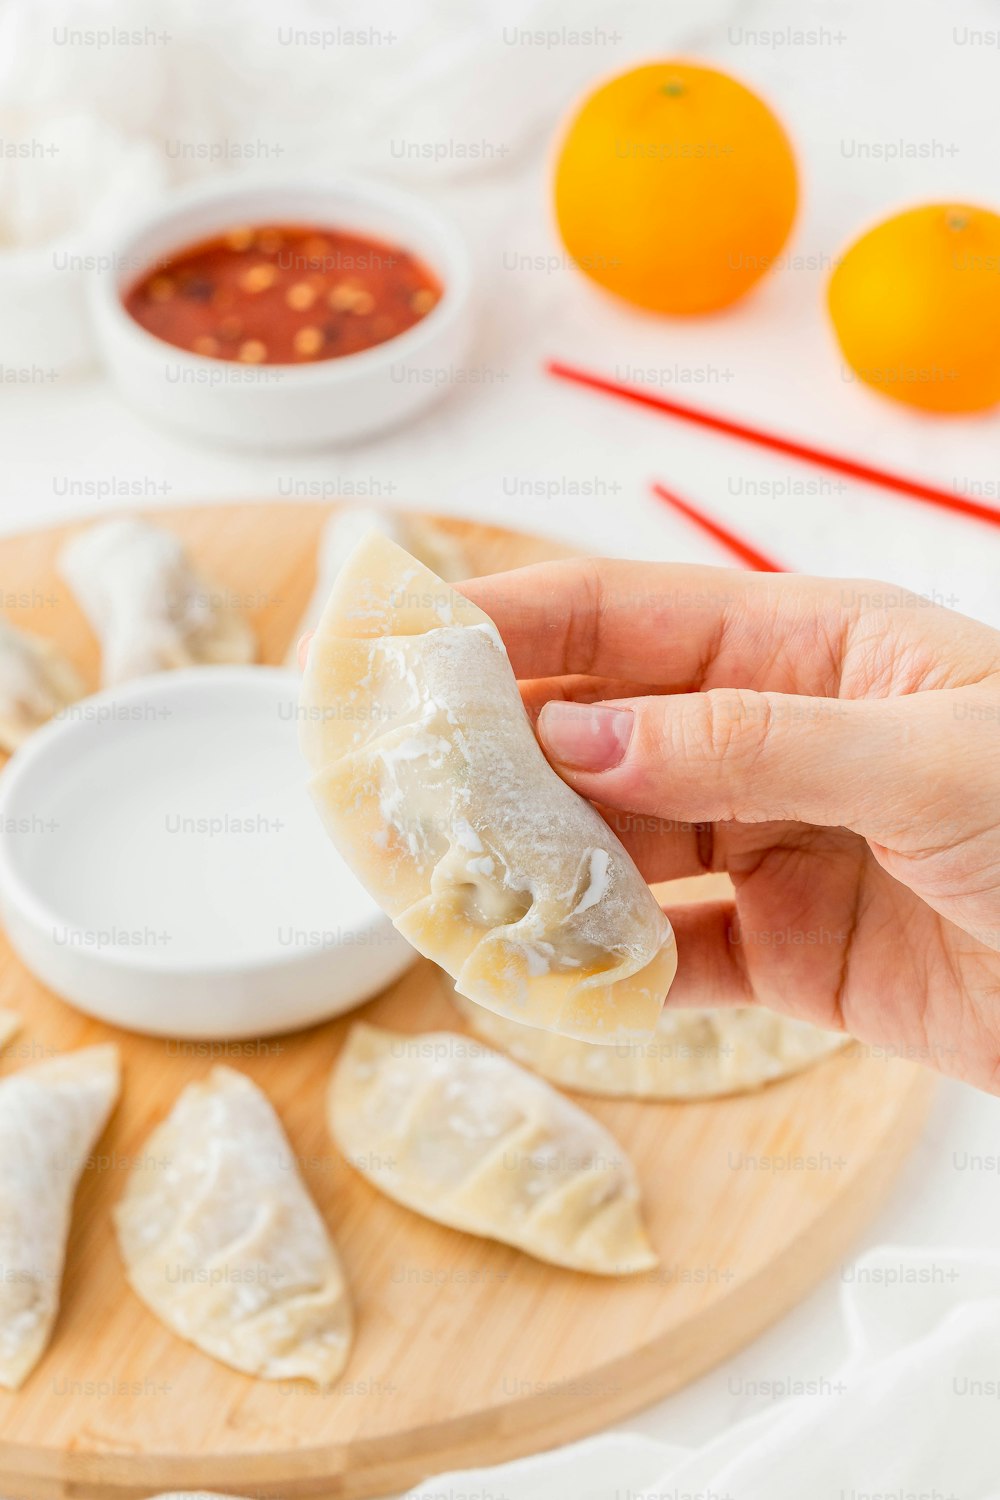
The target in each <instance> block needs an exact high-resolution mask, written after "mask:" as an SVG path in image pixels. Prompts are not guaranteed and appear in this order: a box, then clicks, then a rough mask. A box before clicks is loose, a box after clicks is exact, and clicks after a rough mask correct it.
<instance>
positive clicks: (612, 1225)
mask: <svg viewBox="0 0 1000 1500" xmlns="http://www.w3.org/2000/svg"><path fill="white" fill-rule="evenodd" d="M328 1102H329V1121H330V1130H331V1133H332V1135H333V1138H334V1140H335V1141H336V1143H337V1145H338V1147H339V1148H340V1150H341V1151H342V1152H343V1154H344V1156H345V1157H346V1158H347V1160H348V1161H349V1162H350V1163H351V1165H352V1166H354V1167H356V1168H357V1170H358V1171H360V1172H361V1173H362V1174H363V1175H364V1176H365V1177H367V1178H368V1180H369V1181H370V1182H372V1183H374V1184H375V1186H376V1187H377V1188H379V1189H380V1190H381V1191H382V1192H383V1193H385V1194H386V1195H387V1196H388V1197H390V1198H394V1199H395V1200H396V1201H397V1202H398V1203H402V1204H404V1205H405V1206H406V1207H407V1208H412V1209H414V1210H415V1211H416V1212H417V1213H419V1214H423V1215H424V1216H425V1217H426V1218H429V1219H434V1220H436V1221H437V1222H438V1223H440V1224H446V1225H448V1226H450V1227H451V1228H452V1229H463V1230H465V1231H466V1232H467V1233H469V1234H478V1235H484V1236H485V1237H487V1238H488V1239H493V1240H501V1241H502V1242H503V1243H504V1244H507V1245H514V1246H515V1247H516V1248H517V1249H518V1250H525V1251H527V1253H528V1254H529V1255H534V1256H537V1257H538V1259H539V1260H545V1261H551V1262H552V1263H553V1264H555V1265H559V1266H568V1267H569V1268H570V1269H571V1270H574V1271H590V1272H593V1273H595V1274H597V1275H601V1276H627V1275H630V1274H632V1273H634V1272H636V1271H643V1270H648V1269H649V1268H650V1267H652V1266H655V1265H656V1263H657V1257H656V1255H655V1253H654V1251H653V1249H652V1246H651V1245H650V1243H649V1239H648V1237H647V1235H646V1231H645V1228H644V1226H643V1222H642V1217H641V1211H640V1202H639V1186H638V1182H637V1180H636V1175H635V1170H634V1168H633V1166H632V1163H631V1162H630V1161H629V1159H628V1157H627V1156H626V1155H625V1153H624V1151H623V1150H622V1148H621V1146H620V1145H619V1144H618V1142H617V1141H616V1140H615V1138H614V1136H613V1135H611V1134H610V1132H609V1131H607V1130H605V1129H604V1127H603V1125H599V1124H598V1122H597V1121H596V1120H594V1119H593V1118H592V1117H591V1116H590V1115H588V1114H585V1113H584V1111H583V1110H582V1109H579V1108H578V1107H577V1105H575V1104H572V1103H571V1102H570V1101H569V1100H568V1099H564V1098H563V1096H562V1095H561V1094H558V1093H557V1092H556V1091H555V1089H553V1088H550V1087H549V1085H548V1084H547V1083H543V1082H542V1080H541V1079H540V1078H535V1077H534V1076H533V1075H532V1074H531V1073H526V1072H525V1071H524V1070H523V1069H522V1068H519V1067H518V1066H517V1064H516V1063H513V1062H511V1061H510V1059H509V1058H506V1057H503V1056H502V1055H501V1054H500V1053H499V1052H493V1051H491V1050H490V1048H488V1047H484V1046H482V1045H481V1044H480V1043H479V1042H476V1041H473V1040H472V1039H470V1038H469V1037H463V1036H459V1035H457V1034H456V1033H454V1032H447V1031H438V1032H427V1033H424V1034H423V1035H420V1036H402V1035H399V1034H398V1033H396V1032H392V1031H383V1030H381V1029H380V1028H379V1027H375V1026H368V1025H366V1024H364V1023H359V1024H358V1025H355V1026H354V1027H352V1029H351V1031H350V1033H349V1035H348V1038H347V1043H346V1045H345V1047H344V1050H343V1052H342V1053H341V1055H340V1058H339V1059H338V1062H337V1066H336V1068H335V1070H334V1074H333V1078H332V1080H331V1083H330V1092H329V1101H328Z"/></svg>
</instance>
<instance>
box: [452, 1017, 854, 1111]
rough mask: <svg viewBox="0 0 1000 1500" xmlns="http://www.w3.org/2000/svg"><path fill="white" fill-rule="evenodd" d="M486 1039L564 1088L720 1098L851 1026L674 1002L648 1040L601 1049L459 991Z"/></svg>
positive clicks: (818, 1052)
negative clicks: (826, 1026)
mask: <svg viewBox="0 0 1000 1500" xmlns="http://www.w3.org/2000/svg"><path fill="white" fill-rule="evenodd" d="M452 999H453V1003H454V1004H455V1005H456V1006H457V1008H458V1010H459V1013H460V1014H461V1015H462V1016H463V1017H464V1018H465V1020H466V1021H468V1023H469V1025H470V1026H471V1027H472V1029H473V1030H474V1031H475V1032H476V1033H477V1035H478V1036H481V1037H482V1038H483V1039H484V1040H485V1041H487V1042H489V1043H491V1044H492V1045H493V1046H495V1047H501V1048H502V1049H503V1050H504V1052H507V1053H509V1054H510V1056H511V1057H513V1058H516V1060H517V1061H518V1062H519V1063H524V1064H525V1065H526V1066H527V1067H529V1068H532V1069H533V1070H534V1071H535V1072H536V1073H540V1074H541V1075H542V1077H543V1078H547V1079H549V1081H550V1082H552V1083H558V1084H561V1085H562V1087H563V1088H568V1089H574V1090H576V1091H577V1092H579V1093H582V1094H597V1095H602V1096H604V1097H606V1098H632V1099H712V1098H718V1097H720V1096H722V1095H725V1094H740V1093H746V1092H748V1091H749V1090H751V1089H757V1088H761V1087H763V1085H764V1084H767V1083H773V1082H774V1081H775V1080H777V1079H779V1078H787V1077H789V1075H790V1074H793V1073H799V1072H801V1071H802V1069H803V1068H808V1067H810V1066H811V1065H812V1064H813V1063H816V1062H820V1061H821V1060H822V1059H823V1058H824V1057H829V1056H830V1055H831V1053H833V1052H836V1051H838V1050H839V1049H840V1048H841V1047H844V1046H846V1044H847V1043H848V1042H850V1040H851V1038H850V1037H849V1036H846V1035H845V1034H844V1033H843V1032H832V1031H823V1030H822V1029H821V1028H820V1027H818V1026H812V1025H810V1024H809V1022H808V1021H798V1020H796V1019H795V1018H794V1017H791V1016H779V1015H776V1014H775V1013H774V1012H773V1011H769V1010H764V1009H762V1008H761V1007H758V1006H734V1007H733V1008H732V1009H729V1008H727V1007H722V1006H720V1007H719V1008H718V1009H710V1010H694V1009H684V1008H679V1009H676V1010H674V1009H671V1008H670V1007H667V1009H665V1010H664V1011H663V1012H662V1014H661V1016H660V1021H659V1025H658V1026H657V1028H656V1033H655V1035H654V1036H653V1037H652V1038H651V1039H650V1040H649V1041H645V1042H622V1043H621V1044H620V1045H619V1046H617V1047H594V1046H592V1045H590V1043H588V1042H580V1041H576V1040H575V1039H573V1038H571V1037H562V1036H555V1035H553V1034H552V1033H551V1032H546V1031H539V1030H537V1028H535V1027H533V1026H522V1025H520V1024H519V1023H518V1022H517V1021H508V1020H507V1019H506V1018H505V1017H503V1016H497V1015H494V1014H492V1013H491V1012H490V1011H487V1010H484V1009H483V1007H482V1006H481V1005H470V1003H469V1002H468V1000H465V999H463V998H462V996H461V995H454V996H453V997H452Z"/></svg>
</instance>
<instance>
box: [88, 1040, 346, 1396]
mask: <svg viewBox="0 0 1000 1500" xmlns="http://www.w3.org/2000/svg"><path fill="white" fill-rule="evenodd" d="M115 1227H116V1229H117V1232H118V1244H119V1248H120V1249H121V1254H122V1259H123V1261H124V1262H125V1270H126V1273H127V1275H128V1279H129V1281H130V1283H131V1284H132V1287H133V1288H134V1290H135V1291H136V1292H137V1293H138V1295H139V1296H140V1297H141V1298H142V1300H143V1302H145V1303H146V1305H147V1307H149V1308H150V1309H151V1310H152V1311H153V1312H154V1313H155V1314H156V1315H157V1317H159V1318H161V1319H162V1321H163V1322H164V1323H166V1325H167V1327H168V1328H172V1329H173V1331H174V1332H175V1333H178V1334H180V1336H181V1338H184V1339H188V1340H189V1341H190V1342H191V1343H192V1344H196V1345H197V1347H198V1348H199V1349H202V1350H204V1352H205V1353H206V1354H211V1355H213V1356H214V1357H215V1358H216V1359H219V1360H222V1361H223V1363H224V1364H228V1365H232V1366H233V1367H234V1368H235V1369H237V1370H242V1371H244V1372H245V1373H246V1374H248V1375H257V1376H260V1377H262V1378H263V1379H266V1380H290V1379H303V1380H311V1381H313V1382H314V1383H315V1384H316V1385H319V1386H328V1385H332V1383H333V1382H334V1381H335V1380H336V1378H337V1376H338V1375H339V1374H340V1372H341V1370H342V1369H343V1368H344V1365H345V1363H346V1361H347V1355H348V1351H349V1349H350V1344H351V1334H352V1315H351V1305H350V1300H349V1297H348V1292H347V1287H346V1283H345V1280H344V1273H343V1271H342V1269H341V1265H340V1261H339V1259H338V1256H337V1252H336V1250H335V1249H334V1246H333V1243H332V1241H331V1239H330V1235H329V1233H328V1231H327V1228H326V1225H325V1223H324V1222H323V1219H322V1218H321V1216H320V1213H319V1211H318V1209H317V1208H316V1205H315V1204H314V1203H313V1200H312V1198H311V1197H310V1196H309V1192H308V1190H307V1189H306V1186H305V1184H304V1183H303V1181H302V1178H301V1176H300V1175H299V1170H298V1166H297V1164H296V1161H295V1157H294V1155H293V1153H292V1149H291V1147H290V1145H289V1143H288V1140H287V1137H286V1136H285V1133H284V1131H283V1130H282V1128H281V1123H280V1121H279V1120H278V1117H277V1115H276V1114H275V1112H274V1110H273V1109H272V1107H271V1104H270V1102H269V1100H268V1099H267V1098H266V1096H265V1095H264V1094H263V1093H262V1092H261V1090H260V1089H259V1088H258V1087H257V1086H256V1084H254V1083H253V1082H251V1080H250V1079H249V1078H247V1077H246V1076H245V1075H244V1074H243V1073H238V1072H236V1071H235V1070H234V1069H232V1068H226V1067H216V1068H213V1069H212V1071H211V1073H210V1074H209V1076H208V1078H207V1079H205V1080H204V1081H203V1082H200V1083H192V1084H189V1085H188V1086H187V1088H185V1089H183V1090H182V1092H181V1094H180V1095H179V1097H178V1099H177V1102H176V1104H175V1105H174V1108H173V1109H172V1111H171V1113H170V1114H169V1116H168V1117H167V1119H166V1120H164V1121H163V1123H162V1124H161V1125H159V1126H157V1128H156V1129H155V1130H154V1131H153V1133H152V1134H151V1135H150V1137H149V1139H148V1140H147V1142H146V1145H145V1148H144V1150H143V1151H142V1153H141V1154H140V1157H139V1160H138V1164H137V1165H136V1167H135V1168H134V1169H133V1171H132V1173H131V1175H130V1176H129V1180H128V1183H127V1185H126V1188H125V1192H124V1194H123V1195H122V1198H121V1201H120V1203H119V1204H118V1205H117V1207H116V1209H115Z"/></svg>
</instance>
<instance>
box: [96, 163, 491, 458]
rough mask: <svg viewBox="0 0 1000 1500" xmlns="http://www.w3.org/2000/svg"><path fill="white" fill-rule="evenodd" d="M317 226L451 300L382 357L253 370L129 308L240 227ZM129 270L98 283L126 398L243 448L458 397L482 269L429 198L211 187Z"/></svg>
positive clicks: (270, 186)
mask: <svg viewBox="0 0 1000 1500" xmlns="http://www.w3.org/2000/svg"><path fill="white" fill-rule="evenodd" d="M263 223H291V224H303V223H308V224H316V225H320V226H323V225H325V226H329V227H330V228H334V229H338V228H339V229H344V230H349V231H354V232H357V233H359V234H362V235H370V236H372V238H374V239H376V240H384V241H386V242H389V243H393V244H396V245H398V246H399V247H400V248H402V249H404V250H409V251H411V252H412V253H414V254H415V255H417V256H419V257H420V258H421V259H422V260H424V261H425V262H426V263H427V264H428V265H429V266H430V267H431V269H432V270H433V271H434V272H435V273H436V274H437V276H438V277H439V278H440V281H441V284H442V287H443V293H442V296H441V299H440V301H439V302H438V303H437V305H436V306H435V307H434V308H433V309H432V311H431V312H429V313H428V314H427V316H426V317H424V318H422V319H421V320H420V322H419V323H416V324H415V325H414V326H413V327H412V328H410V329H408V330H407V331H406V332H405V333H402V334H400V335H399V336H398V337H397V338H394V339H389V340H388V341H387V342H386V343H384V344H379V345H377V346H376V347H375V348H372V349H365V350H363V351H362V352H361V353H358V354H347V355H344V356H343V357H342V358H339V359H324V360H317V361H316V362H315V363H313V364H309V365H301V366H300V365H266V364H265V365H243V364H238V363H235V362H233V361H229V360H220V359H209V358H206V357H204V356H202V355H199V354H189V353H188V352H187V351H186V350H183V349H176V348H175V347H174V346H173V345H172V344H167V343H165V342H164V341H163V340H162V339H158V338H154V337H153V335H152V334H149V333H147V332H146V331H145V329H143V328H141V327H140V326H139V324H138V323H136V322H135V320H134V319H133V318H131V317H129V315H128V313H127V312H126V311H125V308H124V307H123V306H122V300H121V299H122V293H123V292H124V291H126V290H127V288H128V287H129V286H130V285H131V284H132V283H133V282H134V281H135V280H137V279H138V278H139V277H140V276H141V275H142V273H143V271H144V270H146V269H148V268H149V267H151V266H152V265H154V264H155V263H156V262H157V261H158V260H159V259H160V258H161V257H162V256H164V255H169V254H171V253H173V252H176V251H178V250H181V249H183V248H185V247H186V246H188V245H191V244H193V243H196V242H197V241H199V240H204V239H209V238H211V237H212V236H213V235H215V234H219V233H221V232H222V231H223V230H225V229H228V228H231V227H232V226H233V225H236V224H263ZM114 259H115V264H116V265H118V266H120V267H122V270H121V271H120V272H119V274H117V275H111V276H102V277H99V278H97V279H96V280H95V281H94V282H93V283H92V298H91V303H92V311H93V316H94V324H95V333H96V336H97V340H98V343H99V346H100V348H101V350H102V352H103V355H104V359H105V361H106V363H107V366H108V368H109V370H110V371H111V374H112V376H113V377H114V379H115V381H116V383H117V385H118V386H119V388H120V390H121V393H122V395H123V396H124V397H125V399H126V400H127V401H129V402H131V403H132V404H133V405H134V406H136V407H137V408H138V409H139V410H140V411H142V412H143V413H144V414H145V415H147V416H149V417H152V418H154V419H155V420H157V421H163V422H166V423H168V424H169V425H170V426H172V427H175V428H179V429H181V430H183V431H184V432H186V433H188V434H190V435H192V436H194V437H199V438H206V439H209V440H210V441H215V442H220V443H226V444H232V445H235V446H239V447H243V448H255V449H268V450H273V449H288V448H316V447H323V446H326V445H330V444H336V443H342V442H348V441H353V440H354V439H357V438H361V437H365V436H367V435H368V434H370V433H373V432H376V431H378V430H379V429H381V428H385V427H391V426H394V425H395V424H396V423H398V422H401V421H403V420H404V419H405V418H407V417H410V416H413V415H414V414H415V413H416V412H417V411H419V410H421V408H423V407H425V406H427V405H428V404H429V403H430V402H432V401H433V400H435V399H436V398H437V397H438V396H440V395H442V394H444V393H446V392H447V391H448V390H449V389H450V388H452V387H453V386H454V384H455V382H456V380H457V379H459V378H460V374H459V373H458V372H460V371H461V369H462V362H463V360H464V359H465V358H466V355H467V353H468V348H469V342H470V339H471V334H472V306H471V271H470V263H469V257H468V253H467V251H466V248H465V245H464V242H463V240H462V239H461V237H460V235H459V234H458V232H457V231H456V230H455V229H454V228H453V227H452V226H451V225H450V224H449V222H448V221H447V220H446V219H444V218H443V217H442V216H441V215H439V214H438V213H437V212H435V211H434V210H432V209H431V208H429V207H428V206H427V205H426V204H425V203H424V202H423V201H422V200H421V199H420V198H417V197H415V196H413V195H411V194H409V193H405V192H400V191H399V190H398V189H395V188H389V187H383V186H381V185H379V184H377V183H373V182H351V181H336V180H331V181H330V182H325V183H324V182H317V181H314V182H303V183H285V184H281V183H273V182H266V183H257V184H247V183H246V182H244V183H242V184H241V183H239V182H234V183H230V184H225V183H223V184H219V183H211V184H208V185H201V184H200V185H198V186H197V187H196V188H194V189H190V190H188V191H185V192H183V193H179V194H176V195H175V196H174V197H172V198H171V199H169V200H167V202H166V204H165V205H163V206H161V207H160V209H159V210H158V211H156V212H154V213H151V214H149V215H147V216H146V217H145V218H143V219H141V220H140V221H139V222H138V223H137V224H136V225H135V226H134V227H133V228H132V229H131V231H129V232H128V233H127V234H126V235H124V236H123V237H122V239H121V242H120V243H119V244H118V245H116V246H115V247H114Z"/></svg>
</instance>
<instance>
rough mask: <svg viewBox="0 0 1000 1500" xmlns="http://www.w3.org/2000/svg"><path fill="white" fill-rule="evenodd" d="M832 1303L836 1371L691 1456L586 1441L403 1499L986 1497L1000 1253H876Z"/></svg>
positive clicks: (992, 1495) (613, 1440)
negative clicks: (838, 1356) (841, 1342)
mask: <svg viewBox="0 0 1000 1500" xmlns="http://www.w3.org/2000/svg"><path fill="white" fill-rule="evenodd" d="M841 1309H842V1314H843V1320H844V1325H845V1334H846V1338H847V1342H848V1354H847V1357H846V1359H845V1360H844V1361H843V1363H842V1364H841V1365H840V1367H839V1368H838V1369H836V1370H835V1371H833V1373H832V1374H831V1375H830V1376H828V1377H823V1378H820V1379H818V1380H813V1381H809V1382H803V1387H804V1388H803V1389H802V1390H800V1391H796V1393H795V1394H792V1395H790V1397H789V1398H788V1399H787V1400H784V1401H781V1402H778V1403H776V1404H774V1405H773V1406H770V1407H769V1408H768V1409H767V1410H765V1411H763V1412H761V1413H758V1414H757V1415H754V1416H752V1417H749V1418H747V1419H746V1420H745V1421H743V1422H739V1423H737V1424H736V1425H735V1426H732V1427H730V1428H728V1429H727V1430H726V1431H725V1432H723V1433H721V1434H719V1435H718V1436H717V1437H715V1438H713V1439H711V1440H710V1441H709V1442H706V1443H705V1444H703V1445H702V1446H701V1447H698V1448H685V1447H676V1446H670V1445H668V1444H665V1443H659V1442H654V1441H652V1440H650V1439H648V1438H644V1437H630V1436H612V1437H605V1438H593V1439H591V1440H589V1441H587V1442H583V1443H578V1444H575V1445H573V1446H572V1447H568V1448H562V1449H560V1450H558V1451H557V1452H554V1453H547V1454H544V1455H542V1456H540V1457H538V1458H527V1459H520V1460H518V1461H517V1462H515V1463H511V1464H504V1465H501V1466H500V1467H498V1468H491V1469H477V1470H475V1471H472V1470H469V1471H466V1472H464V1473H461V1474H447V1475H442V1476H440V1477H438V1478H436V1479H432V1480H427V1481H426V1482H424V1483H422V1484H419V1485H416V1486H415V1487H414V1488H413V1489H411V1490H409V1491H408V1492H407V1495H406V1497H405V1500H467V1497H468V1496H470V1495H477V1496H483V1497H487V1496H494V1495H495V1496H503V1497H504V1500H683V1497H684V1496H691V1497H692V1500H803V1497H805V1496H808V1497H809V1500H875V1497H879V1500H998V1497H1000V1256H998V1255H994V1254H991V1253H989V1252H980V1253H976V1252H964V1251H952V1250H942V1251H940V1252H929V1251H926V1250H924V1251H916V1250H910V1249H903V1248H898V1249H897V1248H894V1247H892V1246H883V1247H881V1248H879V1249H876V1250H872V1251H870V1252H869V1253H868V1254H866V1255H864V1256H862V1257H861V1258H860V1259H859V1260H857V1261H855V1262H854V1264H853V1266H850V1267H848V1268H846V1270H845V1273H844V1286H843V1290H842V1298H841Z"/></svg>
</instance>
